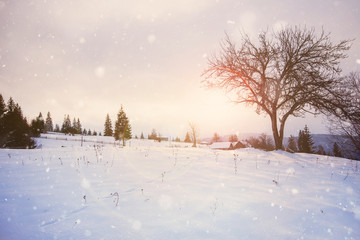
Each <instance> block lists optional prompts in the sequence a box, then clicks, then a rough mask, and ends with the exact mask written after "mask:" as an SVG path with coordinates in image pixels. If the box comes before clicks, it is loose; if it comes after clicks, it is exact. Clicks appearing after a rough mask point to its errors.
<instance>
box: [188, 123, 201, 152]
mask: <svg viewBox="0 0 360 240" xmlns="http://www.w3.org/2000/svg"><path fill="white" fill-rule="evenodd" d="M189 131H190V138H191V141H192V142H193V147H196V143H197V140H198V138H199V129H198V127H197V125H196V124H195V123H192V122H190V123H189Z"/></svg>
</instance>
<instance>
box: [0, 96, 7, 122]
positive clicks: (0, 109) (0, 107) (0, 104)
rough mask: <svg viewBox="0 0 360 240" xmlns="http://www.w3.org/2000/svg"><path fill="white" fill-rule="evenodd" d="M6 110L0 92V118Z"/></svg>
mask: <svg viewBox="0 0 360 240" xmlns="http://www.w3.org/2000/svg"><path fill="white" fill-rule="evenodd" d="M5 112H6V105H5V102H4V98H3V96H2V95H1V94H0V118H1V117H2V115H3V114H4V113H5Z"/></svg>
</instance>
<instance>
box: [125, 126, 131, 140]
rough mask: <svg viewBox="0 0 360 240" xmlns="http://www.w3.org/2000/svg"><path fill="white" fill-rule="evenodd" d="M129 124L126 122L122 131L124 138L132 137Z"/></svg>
mask: <svg viewBox="0 0 360 240" xmlns="http://www.w3.org/2000/svg"><path fill="white" fill-rule="evenodd" d="M131 131H132V130H131V125H130V123H128V124H127V125H126V127H125V131H124V138H125V139H131V138H132V132H131Z"/></svg>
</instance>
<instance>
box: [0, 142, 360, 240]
mask: <svg viewBox="0 0 360 240" xmlns="http://www.w3.org/2000/svg"><path fill="white" fill-rule="evenodd" d="M60 137H64V136H60ZM88 138H90V137H88ZM99 139H101V140H104V139H110V140H111V138H106V137H97V141H99ZM72 140H73V141H69V140H67V141H66V140H55V139H50V138H48V139H45V138H41V139H37V142H38V145H41V149H34V150H9V149H1V150H0V239H157V240H158V239H360V185H359V182H360V174H359V167H360V166H359V162H356V161H351V160H347V159H343V158H335V157H327V156H319V155H309V154H290V153H286V152H283V151H273V152H263V151H259V150H255V149H249V148H248V149H239V150H235V151H220V150H212V149H210V148H208V147H200V148H191V147H189V145H186V144H182V143H172V142H161V143H157V142H153V141H148V140H131V141H129V142H127V146H126V147H123V148H121V147H119V145H114V144H99V143H95V141H93V142H84V143H83V146H81V143H80V141H74V140H75V137H73V139H72ZM109 142H111V141H109ZM175 144H176V145H175Z"/></svg>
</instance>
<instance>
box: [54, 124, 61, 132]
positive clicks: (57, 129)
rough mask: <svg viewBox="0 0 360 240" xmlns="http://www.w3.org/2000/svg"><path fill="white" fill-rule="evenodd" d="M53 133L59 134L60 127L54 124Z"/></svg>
mask: <svg viewBox="0 0 360 240" xmlns="http://www.w3.org/2000/svg"><path fill="white" fill-rule="evenodd" d="M54 132H60V126H59V124H55V129H54Z"/></svg>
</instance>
